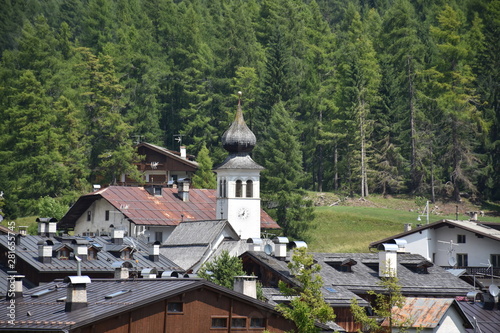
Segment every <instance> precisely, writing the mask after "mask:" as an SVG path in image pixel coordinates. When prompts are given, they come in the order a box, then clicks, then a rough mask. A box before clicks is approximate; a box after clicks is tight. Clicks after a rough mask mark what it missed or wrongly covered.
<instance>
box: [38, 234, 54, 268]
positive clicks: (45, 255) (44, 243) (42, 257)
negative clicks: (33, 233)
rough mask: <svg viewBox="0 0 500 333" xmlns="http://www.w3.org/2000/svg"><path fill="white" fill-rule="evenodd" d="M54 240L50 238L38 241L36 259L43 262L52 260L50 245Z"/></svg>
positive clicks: (46, 262) (47, 262)
mask: <svg viewBox="0 0 500 333" xmlns="http://www.w3.org/2000/svg"><path fill="white" fill-rule="evenodd" d="M53 245H54V242H53V241H51V240H50V239H47V240H43V239H42V240H41V241H39V242H38V260H39V261H40V262H41V263H44V264H50V263H51V262H52V247H53Z"/></svg>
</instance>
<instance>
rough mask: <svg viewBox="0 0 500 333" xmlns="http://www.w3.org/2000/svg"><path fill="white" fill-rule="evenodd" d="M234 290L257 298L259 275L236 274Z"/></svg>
mask: <svg viewBox="0 0 500 333" xmlns="http://www.w3.org/2000/svg"><path fill="white" fill-rule="evenodd" d="M233 289H234V291H236V292H239V293H242V294H244V295H247V296H250V297H252V298H257V277H256V276H235V277H234V287H233Z"/></svg>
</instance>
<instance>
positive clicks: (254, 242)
mask: <svg viewBox="0 0 500 333" xmlns="http://www.w3.org/2000/svg"><path fill="white" fill-rule="evenodd" d="M247 244H249V245H248V250H249V251H256V252H260V251H262V239H261V238H249V239H247Z"/></svg>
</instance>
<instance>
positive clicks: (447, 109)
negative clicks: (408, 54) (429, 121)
mask: <svg viewBox="0 0 500 333" xmlns="http://www.w3.org/2000/svg"><path fill="white" fill-rule="evenodd" d="M464 19H465V18H464V16H463V13H462V12H461V11H460V10H457V9H453V8H452V7H451V6H449V5H445V6H444V8H443V9H442V10H441V11H440V12H439V13H438V15H437V25H436V26H433V27H431V35H432V37H433V39H434V40H435V43H436V46H437V51H438V56H439V57H438V58H436V63H435V67H433V68H432V69H430V70H428V73H430V75H431V76H432V78H433V79H432V81H431V84H432V87H433V91H434V94H435V95H434V96H435V98H436V101H437V106H438V108H439V111H440V112H441V117H442V118H441V132H440V138H441V143H442V149H443V150H442V153H441V156H442V159H443V161H444V162H445V165H446V166H447V167H446V171H447V178H448V180H449V181H450V182H451V184H452V193H451V195H452V198H453V199H454V200H456V201H460V191H461V190H462V189H467V190H470V191H472V192H475V191H476V186H475V185H474V181H473V174H472V171H473V167H474V165H475V164H476V163H477V162H478V159H477V155H476V154H474V145H475V144H476V143H477V142H476V140H474V139H472V138H473V137H474V136H475V135H474V134H476V133H477V132H476V129H477V128H478V126H479V128H481V123H482V119H481V116H480V114H479V112H478V110H477V108H476V106H475V101H476V100H477V96H476V95H475V91H474V80H475V77H474V75H473V73H472V70H471V67H470V66H469V65H468V63H467V61H466V60H467V57H468V52H469V51H468V50H469V45H468V44H467V38H465V29H466V27H465V21H464Z"/></svg>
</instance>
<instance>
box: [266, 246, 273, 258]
mask: <svg viewBox="0 0 500 333" xmlns="http://www.w3.org/2000/svg"><path fill="white" fill-rule="evenodd" d="M264 252H265V253H266V254H267V255H268V256H270V255H271V254H273V247H272V246H271V244H266V246H264Z"/></svg>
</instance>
